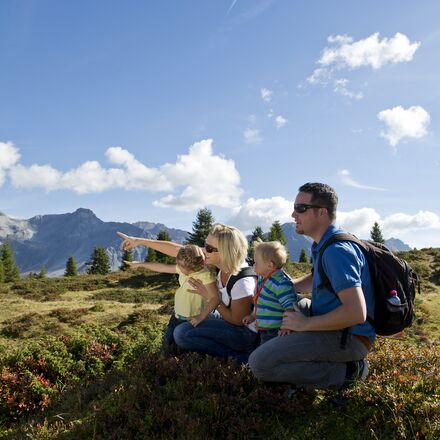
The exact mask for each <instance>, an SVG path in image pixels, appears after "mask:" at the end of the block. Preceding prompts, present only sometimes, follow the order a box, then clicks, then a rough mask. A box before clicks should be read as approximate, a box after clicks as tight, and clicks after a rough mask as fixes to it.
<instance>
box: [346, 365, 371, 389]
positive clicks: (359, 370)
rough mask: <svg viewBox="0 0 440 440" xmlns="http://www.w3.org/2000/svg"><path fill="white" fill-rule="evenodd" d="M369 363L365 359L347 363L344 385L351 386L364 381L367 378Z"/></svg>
mask: <svg viewBox="0 0 440 440" xmlns="http://www.w3.org/2000/svg"><path fill="white" fill-rule="evenodd" d="M368 370H369V363H368V361H367V359H360V360H358V361H350V362H347V375H346V378H345V384H352V383H354V382H357V381H361V382H362V381H365V379H366V378H367V376H368Z"/></svg>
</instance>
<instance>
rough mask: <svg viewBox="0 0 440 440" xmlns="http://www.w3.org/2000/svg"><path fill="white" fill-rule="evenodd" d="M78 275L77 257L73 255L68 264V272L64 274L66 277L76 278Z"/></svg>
mask: <svg viewBox="0 0 440 440" xmlns="http://www.w3.org/2000/svg"><path fill="white" fill-rule="evenodd" d="M76 275H78V268H77V267H76V261H75V257H74V256H73V255H71V256H70V257H69V259H68V260H67V263H66V271H65V272H64V276H65V277H74V276H76Z"/></svg>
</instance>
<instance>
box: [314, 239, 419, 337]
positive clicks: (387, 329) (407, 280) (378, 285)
mask: <svg viewBox="0 0 440 440" xmlns="http://www.w3.org/2000/svg"><path fill="white" fill-rule="evenodd" d="M336 241H351V242H353V243H356V244H357V245H358V246H359V247H360V249H361V250H362V252H363V254H364V255H365V258H366V259H367V261H368V266H369V269H370V277H371V282H372V284H373V291H374V297H375V306H374V319H372V318H371V317H367V321H368V322H369V323H370V324H371V325H372V326H373V327H374V329H375V331H376V333H377V334H378V335H381V336H390V335H394V334H396V333H399V332H401V331H402V330H403V329H405V328H406V327H409V326H411V324H412V322H413V320H414V298H415V295H416V284H417V281H418V277H417V274H416V273H415V272H414V270H413V269H412V268H411V266H410V265H409V264H408V263H407V262H406V261H405V260H402V259H400V258H398V257H396V256H395V255H393V253H392V252H391V251H390V250H389V249H388V248H387V247H386V246H384V245H383V244H381V243H376V242H374V241H368V240H359V239H358V238H357V237H355V236H354V235H351V234H335V235H332V236H331V237H330V238H329V239H328V240H327V241H326V242H325V243H324V245H323V246H322V248H321V249H320V251H319V255H318V258H319V262H318V271H319V275H320V277H321V280H322V284H321V285H320V286H318V288H320V287H321V286H326V287H327V288H328V289H329V290H331V291H333V292H334V289H333V288H332V287H331V285H330V281H329V279H328V277H327V275H326V274H325V273H324V269H323V267H322V255H323V253H324V252H325V250H326V249H327V247H328V246H330V245H331V244H332V243H334V242H336ZM392 290H395V291H396V292H397V295H398V297H399V299H400V305H393V304H391V303H390V302H389V301H388V298H389V297H390V292H391V291H392ZM419 293H420V286H419Z"/></svg>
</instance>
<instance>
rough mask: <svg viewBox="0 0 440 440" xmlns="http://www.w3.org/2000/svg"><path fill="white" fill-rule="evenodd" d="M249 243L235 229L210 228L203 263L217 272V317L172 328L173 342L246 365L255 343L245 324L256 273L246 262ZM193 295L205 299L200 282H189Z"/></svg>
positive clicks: (251, 327)
mask: <svg viewBox="0 0 440 440" xmlns="http://www.w3.org/2000/svg"><path fill="white" fill-rule="evenodd" d="M247 247H248V243H247V240H246V238H245V237H244V235H243V234H242V233H241V232H240V231H239V230H238V229H236V228H234V227H232V226H227V225H223V224H216V225H214V226H213V228H212V229H211V231H210V232H209V235H208V237H207V238H206V242H205V246H204V253H205V264H207V265H210V266H215V267H217V268H218V269H219V273H218V275H217V288H218V292H219V296H220V299H221V301H220V304H219V305H218V308H217V310H218V312H219V314H220V317H219V318H214V317H213V318H211V319H205V320H204V321H203V322H201V323H200V324H199V325H198V326H197V327H193V326H192V325H191V323H189V322H188V323H183V324H181V325H179V326H178V327H176V328H175V330H174V340H175V342H176V344H177V345H178V346H179V347H180V348H183V349H184V350H188V351H194V352H198V353H206V354H209V355H212V356H218V357H224V358H228V357H232V358H234V359H235V360H236V361H237V363H241V362H242V363H246V362H247V359H248V357H249V354H250V353H251V352H252V350H253V349H254V348H255V347H256V346H257V344H258V335H257V332H256V329H255V327H254V326H253V325H249V326H248V325H244V324H243V318H244V317H245V316H247V315H249V314H250V313H251V310H252V299H253V295H254V292H255V287H256V276H255V273H254V272H253V270H252V269H251V268H249V267H248V265H247V264H246V262H245V259H246V256H247ZM189 282H190V284H191V285H192V286H193V287H194V292H197V293H199V294H200V295H202V296H203V297H204V298H208V297H209V292H208V290H207V289H206V287H205V286H204V285H203V283H201V282H200V281H199V280H196V279H190V281H189Z"/></svg>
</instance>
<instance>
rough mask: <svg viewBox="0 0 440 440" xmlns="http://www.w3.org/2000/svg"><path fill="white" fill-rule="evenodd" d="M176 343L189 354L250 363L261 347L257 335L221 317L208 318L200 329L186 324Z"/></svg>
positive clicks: (175, 336)
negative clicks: (193, 353) (252, 356)
mask: <svg viewBox="0 0 440 440" xmlns="http://www.w3.org/2000/svg"><path fill="white" fill-rule="evenodd" d="M174 341H175V342H176V344H177V345H178V346H179V347H180V348H183V349H184V350H187V351H195V352H197V353H204V354H209V355H211V356H217V357H223V358H228V357H233V358H234V359H235V360H236V361H237V363H246V362H247V360H248V358H249V354H250V353H251V352H252V350H254V349H255V347H256V346H257V344H258V335H257V333H255V332H253V331H251V330H249V329H248V328H247V327H246V326H244V325H234V324H230V323H229V322H226V321H225V320H224V319H221V318H214V317H208V318H207V319H205V320H204V321H202V322H201V323H200V324H199V325H198V326H197V327H193V326H192V324H191V323H190V322H185V323H183V324H181V325H179V326H178V327H176V329H175V330H174Z"/></svg>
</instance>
